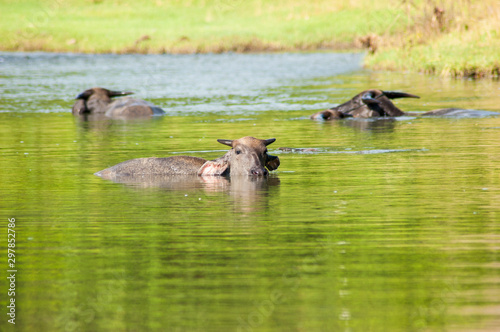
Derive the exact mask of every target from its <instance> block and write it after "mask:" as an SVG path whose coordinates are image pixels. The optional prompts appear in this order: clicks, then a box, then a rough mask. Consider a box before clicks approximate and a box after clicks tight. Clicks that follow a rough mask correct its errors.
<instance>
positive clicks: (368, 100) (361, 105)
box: [311, 89, 498, 120]
mask: <svg viewBox="0 0 500 332" xmlns="http://www.w3.org/2000/svg"><path fill="white" fill-rule="evenodd" d="M396 98H420V97H418V96H416V95H412V94H409V93H406V92H396V91H382V90H377V89H371V90H366V91H363V92H361V93H360V94H358V95H356V96H354V97H353V98H352V99H351V100H349V101H347V102H345V103H343V104H341V105H339V106H336V107H332V108H330V109H327V110H325V111H320V112H317V113H315V114H313V115H311V119H313V120H335V119H343V118H347V117H354V118H375V117H397V116H403V115H408V116H451V117H482V116H491V115H498V113H496V112H488V111H478V110H471V109H462V108H440V109H436V110H433V111H429V112H425V113H406V112H403V111H401V110H400V109H399V108H397V107H396V106H395V105H394V104H393V103H392V101H391V100H390V99H396Z"/></svg>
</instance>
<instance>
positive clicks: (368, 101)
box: [361, 93, 380, 105]
mask: <svg viewBox="0 0 500 332" xmlns="http://www.w3.org/2000/svg"><path fill="white" fill-rule="evenodd" d="M361 101H362V102H363V103H364V104H366V105H370V104H380V101H379V100H377V99H375V98H373V97H372V95H371V94H370V93H366V94H364V95H363V96H362V97H361Z"/></svg>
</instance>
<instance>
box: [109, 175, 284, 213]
mask: <svg viewBox="0 0 500 332" xmlns="http://www.w3.org/2000/svg"><path fill="white" fill-rule="evenodd" d="M113 182H116V183H121V184H125V185H128V186H131V187H133V188H138V189H139V190H142V189H145V188H159V189H162V190H169V191H179V192H182V193H185V196H188V195H194V196H196V195H197V194H200V193H203V194H204V195H210V194H211V193H226V194H227V195H229V196H230V197H231V198H232V201H233V203H234V205H235V208H236V209H237V210H240V211H241V212H250V211H257V210H259V209H262V207H263V206H266V199H267V198H268V195H269V192H270V187H273V186H279V184H280V180H279V177H278V176H271V177H255V176H231V177H230V178H229V177H223V176H197V175H177V176H162V175H128V176H119V177H116V178H113ZM198 199H199V200H201V198H198Z"/></svg>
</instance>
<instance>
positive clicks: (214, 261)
mask: <svg viewBox="0 0 500 332" xmlns="http://www.w3.org/2000/svg"><path fill="white" fill-rule="evenodd" d="M0 56H1V57H2V58H3V59H4V61H3V62H1V63H0V71H1V73H2V74H1V76H0V89H1V90H2V98H1V99H0V154H1V158H0V166H1V169H2V171H1V172H0V183H1V184H2V190H1V192H0V207H1V215H2V218H4V220H7V218H13V217H14V218H16V254H17V253H18V254H19V265H18V275H17V277H18V278H19V283H18V287H19V292H16V304H19V305H18V307H17V308H18V309H19V311H18V314H19V316H18V318H19V320H18V321H17V322H16V329H17V330H20V331H144V330H148V331H149V330H150V331H238V330H240V331H281V330H282V331H299V330H301V331H494V330H495V329H496V327H497V326H498V325H499V320H498V312H499V310H498V308H499V307H500V302H499V300H498V299H500V288H499V287H498V271H499V266H498V241H499V238H500V233H499V231H498V221H499V220H500V213H499V212H500V206H499V204H498V202H499V200H500V177H499V176H498V174H500V166H499V165H500V155H499V154H498V146H499V145H500V135H499V133H500V129H499V128H500V118H499V117H480V118H463V119H457V118H451V119H450V118H422V117H402V118H398V119H382V120H353V119H347V120H345V121H332V122H317V121H311V120H309V115H310V114H312V113H314V112H316V111H318V110H321V109H325V108H327V107H331V106H333V105H336V104H339V103H341V102H343V101H345V100H346V99H348V98H350V97H352V96H354V95H355V94H357V93H359V92H360V91H363V90H366V89H367V88H372V87H373V88H382V89H384V90H399V91H406V92H409V93H413V94H416V95H420V96H421V99H418V100H411V101H408V100H401V101H397V102H396V103H397V106H398V108H401V109H402V110H404V111H405V112H417V113H418V112H425V111H429V110H431V109H437V108H444V107H461V108H467V109H477V110H485V111H499V108H498V105H499V104H500V99H499V98H500V93H499V92H500V83H499V82H496V81H488V80H485V81H470V80H463V81H462V80H448V79H442V78H439V77H429V76H423V75H414V74H405V73H386V72H368V71H355V72H351V73H347V71H349V70H351V69H356V68H358V67H359V65H358V64H359V59H360V57H359V56H352V55H334V54H327V53H324V54H273V55H264V54H262V55H236V54H225V55H190V56H160V55H158V56H156V55H155V56H146V55H140V56H133V55H131V56H118V55H102V56H90V55H45V54H22V55H9V54H2V55H0ZM138 64H140V66H138ZM89 68H91V69H89ZM96 85H97V86H105V87H109V88H116V89H126V90H131V91H136V92H137V93H136V96H137V97H138V98H142V99H147V100H150V101H152V102H153V103H155V104H157V105H159V106H161V107H162V108H163V109H165V111H166V112H167V115H166V116H164V117H161V118H152V119H147V120H144V119H143V120H135V121H128V120H127V121H125V120H111V119H96V120H93V121H82V120H81V119H79V118H75V117H73V116H72V115H71V113H70V108H71V105H72V103H73V98H74V95H75V94H76V93H77V92H79V91H82V90H83V89H86V88H88V87H90V86H96ZM247 135H251V136H254V137H258V138H270V137H276V139H277V140H276V143H275V144H273V145H271V146H269V150H270V151H269V153H270V154H272V155H279V157H280V161H281V165H280V168H279V169H278V170H276V171H273V172H271V175H270V176H269V177H268V178H267V179H263V178H261V179H255V178H250V177H232V178H230V179H228V178H224V177H210V178H205V177H203V178H202V177H188V178H186V177H175V178H147V179H145V178H141V179H133V178H122V179H120V181H118V182H119V183H116V182H112V181H106V180H103V179H101V178H99V177H97V176H95V175H93V174H94V173H95V172H97V171H99V170H102V169H104V168H106V167H109V166H112V165H115V164H117V163H119V162H122V161H124V160H129V159H133V158H140V157H168V156H173V155H196V156H199V157H202V158H205V159H214V158H216V157H218V156H220V155H221V152H226V151H227V150H225V149H224V150H220V149H221V147H220V144H219V143H217V141H216V139H219V138H222V139H228V138H234V137H243V136H247ZM279 147H284V148H283V149H279ZM17 250H18V251H17ZM16 258H17V256H16ZM6 280H7V279H5V278H3V279H1V280H0V289H2V290H6V289H8V285H7V282H6ZM7 301H8V298H7V297H6V296H5V294H4V296H2V297H0V303H1V304H2V306H3V307H4V308H6V305H7ZM4 312H5V311H4ZM0 330H1V331H9V330H12V326H10V324H8V323H7V322H6V320H0Z"/></svg>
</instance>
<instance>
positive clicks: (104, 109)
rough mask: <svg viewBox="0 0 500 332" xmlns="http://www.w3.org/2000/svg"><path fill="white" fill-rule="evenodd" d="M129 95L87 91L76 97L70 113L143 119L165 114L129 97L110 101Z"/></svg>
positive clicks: (124, 92)
mask: <svg viewBox="0 0 500 332" xmlns="http://www.w3.org/2000/svg"><path fill="white" fill-rule="evenodd" d="M130 94H133V92H126V91H111V90H108V89H104V88H97V87H96V88H92V89H88V90H85V91H83V92H82V93H80V94H79V95H78V96H77V97H76V99H77V100H76V102H75V104H74V105H73V108H72V113H73V114H74V115H86V114H87V115H88V114H102V115H106V116H108V117H143V116H151V115H163V114H165V112H164V111H163V110H162V109H161V108H159V107H158V106H155V105H153V104H151V103H149V102H147V101H144V100H141V99H135V98H131V97H123V98H118V99H115V100H113V99H112V98H113V97H118V96H128V95H130Z"/></svg>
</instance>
